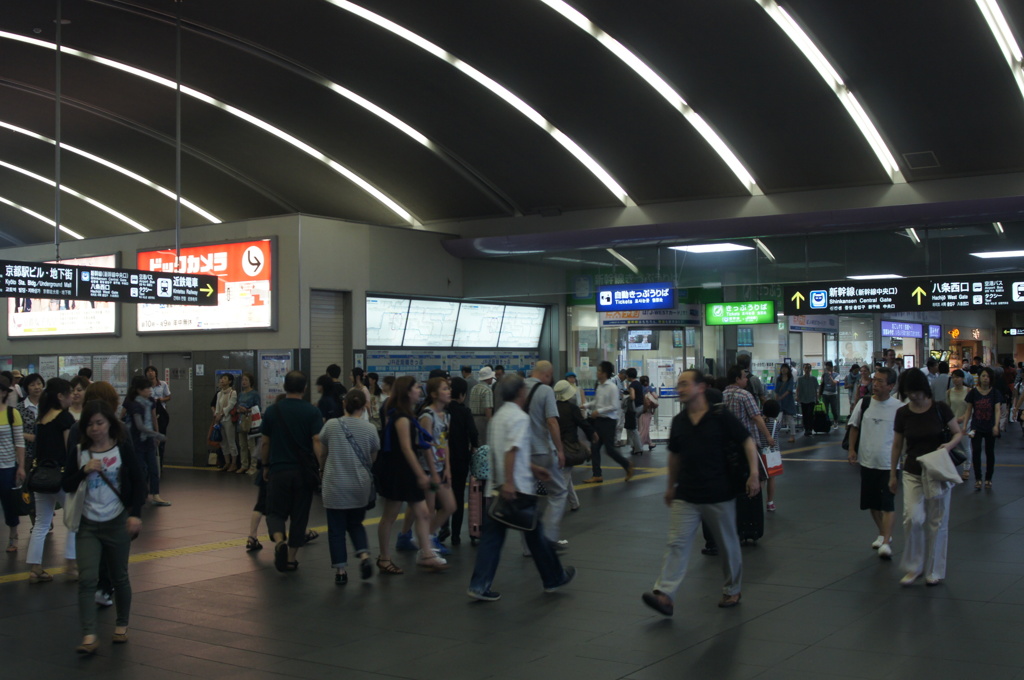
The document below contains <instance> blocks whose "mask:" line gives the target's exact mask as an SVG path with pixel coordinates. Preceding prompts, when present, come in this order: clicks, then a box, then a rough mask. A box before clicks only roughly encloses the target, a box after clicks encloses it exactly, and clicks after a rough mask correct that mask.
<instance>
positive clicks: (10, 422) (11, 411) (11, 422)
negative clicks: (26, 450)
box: [7, 405, 17, 449]
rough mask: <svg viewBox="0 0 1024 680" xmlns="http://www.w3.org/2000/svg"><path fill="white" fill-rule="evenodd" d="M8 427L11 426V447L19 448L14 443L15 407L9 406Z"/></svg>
mask: <svg viewBox="0 0 1024 680" xmlns="http://www.w3.org/2000/svg"><path fill="white" fill-rule="evenodd" d="M7 427H9V428H11V448H12V449H14V448H17V447H16V446H15V444H14V407H13V406H10V405H8V406H7Z"/></svg>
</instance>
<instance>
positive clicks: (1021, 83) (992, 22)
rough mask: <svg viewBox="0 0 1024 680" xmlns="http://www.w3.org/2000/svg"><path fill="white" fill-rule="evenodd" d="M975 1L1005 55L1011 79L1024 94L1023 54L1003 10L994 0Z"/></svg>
mask: <svg viewBox="0 0 1024 680" xmlns="http://www.w3.org/2000/svg"><path fill="white" fill-rule="evenodd" d="M975 1H976V2H977V3H978V9H980V10H981V14H982V16H984V17H985V22H986V23H987V24H988V28H989V30H990V31H992V37H994V38H995V39H996V43H997V44H998V45H999V49H1000V50H1001V51H1002V53H1003V56H1004V57H1006V63H1007V64H1009V65H1010V71H1011V72H1012V73H1013V79H1014V80H1016V81H1017V87H1019V88H1020V93H1021V95H1024V65H1022V63H1021V62H1024V56H1022V55H1021V51H1020V45H1019V44H1018V43H1017V39H1016V38H1015V37H1014V35H1013V31H1011V30H1010V25H1009V24H1008V23H1007V22H1006V17H1005V16H1003V11H1002V10H1001V9H999V3H998V2H996V0H975Z"/></svg>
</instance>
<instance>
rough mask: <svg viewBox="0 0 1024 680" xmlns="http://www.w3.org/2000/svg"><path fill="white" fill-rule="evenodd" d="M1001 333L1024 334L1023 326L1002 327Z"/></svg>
mask: <svg viewBox="0 0 1024 680" xmlns="http://www.w3.org/2000/svg"><path fill="white" fill-rule="evenodd" d="M1003 335H1012V336H1019V335H1024V328H1004V329H1003Z"/></svg>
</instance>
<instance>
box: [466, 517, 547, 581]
mask: <svg viewBox="0 0 1024 680" xmlns="http://www.w3.org/2000/svg"><path fill="white" fill-rule="evenodd" d="M507 530H508V526H506V525H504V524H502V523H501V522H498V521H496V520H494V519H492V518H491V516H490V515H488V514H485V515H484V526H483V533H482V535H481V536H480V543H479V544H477V547H476V566H475V567H473V577H472V578H471V579H470V581H469V589H470V590H472V591H473V592H474V593H486V592H487V591H489V590H490V589H491V585H492V584H493V583H494V575H495V574H496V573H497V572H498V563H499V562H500V561H501V548H502V546H504V545H505V532H506V531H507ZM523 537H524V538H525V539H526V545H527V547H529V549H530V553H531V554H532V555H533V562H534V564H536V565H537V571H538V573H540V580H541V582H542V583H543V584H544V587H545V588H555V587H557V586H560V585H562V584H563V583H565V578H566V575H565V569H563V568H562V563H561V561H560V560H559V559H558V555H557V554H556V553H555V549H554V548H552V547H551V544H550V543H548V542H547V540H546V539H545V538H544V528H543V526H541V522H540V521H538V522H537V526H536V528H535V529H534V530H533V531H524V532H523Z"/></svg>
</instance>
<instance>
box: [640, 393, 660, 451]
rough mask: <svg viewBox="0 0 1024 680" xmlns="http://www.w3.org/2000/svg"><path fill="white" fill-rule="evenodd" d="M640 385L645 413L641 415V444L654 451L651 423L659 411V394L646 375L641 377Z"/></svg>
mask: <svg viewBox="0 0 1024 680" xmlns="http://www.w3.org/2000/svg"><path fill="white" fill-rule="evenodd" d="M640 384H641V385H642V386H643V391H644V406H643V412H642V413H641V414H640V444H641V446H646V447H647V450H648V451H653V450H654V442H652V441H651V421H652V420H654V414H655V413H656V412H657V411H658V392H657V390H655V389H654V388H653V387H651V379H650V378H649V377H648V376H646V375H642V376H640Z"/></svg>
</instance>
